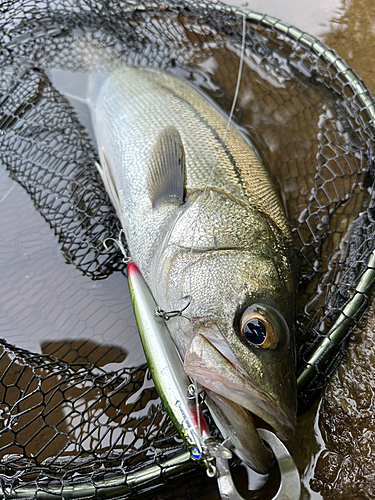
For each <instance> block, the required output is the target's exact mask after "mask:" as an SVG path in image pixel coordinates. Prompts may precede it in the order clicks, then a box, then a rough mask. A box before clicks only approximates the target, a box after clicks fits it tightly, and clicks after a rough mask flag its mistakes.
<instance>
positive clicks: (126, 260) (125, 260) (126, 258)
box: [103, 229, 132, 264]
mask: <svg viewBox="0 0 375 500" xmlns="http://www.w3.org/2000/svg"><path fill="white" fill-rule="evenodd" d="M122 237H124V240H125V230H124V229H121V231H120V232H119V235H118V239H117V240H116V239H115V238H106V239H105V240H104V241H103V245H104V248H105V249H106V250H107V251H108V250H109V248H108V246H107V241H113V243H116V245H117V246H118V247H119V249H120V251H121V253H122V255H123V256H124V257H123V259H122V262H123V263H124V264H129V262H131V260H132V259H131V257H130V255H128V253H127V251H126V250H125V247H124V244H123V243H122Z"/></svg>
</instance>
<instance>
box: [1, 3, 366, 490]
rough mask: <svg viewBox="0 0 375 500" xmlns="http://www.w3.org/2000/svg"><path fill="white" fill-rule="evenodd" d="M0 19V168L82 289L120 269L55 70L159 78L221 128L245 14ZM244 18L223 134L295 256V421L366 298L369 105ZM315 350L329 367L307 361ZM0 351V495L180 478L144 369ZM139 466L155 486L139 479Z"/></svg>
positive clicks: (140, 12) (294, 37)
mask: <svg viewBox="0 0 375 500" xmlns="http://www.w3.org/2000/svg"><path fill="white" fill-rule="evenodd" d="M1 9H2V15H1V20H0V26H1V29H0V44H1V51H0V75H1V76H0V161H1V163H2V165H3V166H4V167H5V168H6V169H7V170H8V172H9V174H10V176H11V177H12V178H13V179H15V180H16V181H17V182H18V183H20V184H21V185H22V186H23V187H24V188H25V189H26V191H27V192H28V193H29V194H30V196H31V198H32V200H33V202H34V205H35V206H36V207H37V209H38V210H39V212H40V213H41V214H42V215H43V217H44V218H45V219H46V221H47V222H48V223H49V224H50V226H51V227H52V228H53V230H54V232H55V233H56V235H57V237H58V241H59V243H60V245H61V249H62V252H63V255H64V257H65V259H66V261H67V262H69V263H71V264H74V265H75V266H76V267H77V268H78V269H79V270H80V271H82V273H84V274H85V275H88V276H90V277H92V278H93V279H96V280H99V279H104V278H106V277H108V276H109V275H110V274H111V273H113V272H115V271H124V265H123V264H122V262H121V258H122V256H121V254H120V253H119V251H118V249H117V247H115V246H113V247H111V248H110V250H109V251H108V252H107V251H105V249H104V246H103V241H104V240H105V239H106V238H107V237H113V236H116V235H118V233H119V230H120V225H119V221H118V220H117V218H116V216H115V213H114V210H113V208H112V206H111V204H110V202H109V199H108V196H107V194H106V193H105V191H104V188H103V186H102V183H101V181H100V179H99V176H98V174H97V170H96V167H95V163H96V162H97V161H98V155H97V152H96V149H95V146H94V144H93V141H92V138H90V134H89V133H88V131H87V130H86V128H85V127H84V126H83V124H82V123H81V122H82V121H81V118H80V117H79V116H78V115H77V112H76V110H75V108H74V107H73V106H72V104H71V103H70V102H69V101H68V100H67V99H66V97H64V96H63V95H62V93H61V92H59V91H58V90H57V89H56V86H55V84H54V83H53V74H54V71H55V70H64V71H65V70H68V71H72V72H79V73H85V72H87V73H88V72H90V71H92V70H93V69H103V68H104V69H111V68H114V67H115V66H116V65H123V64H127V65H135V66H152V67H158V68H162V69H164V70H166V71H170V72H173V73H174V74H177V75H179V76H182V77H184V78H186V79H188V80H190V81H191V82H192V83H193V84H195V85H196V86H197V87H198V88H200V89H201V90H203V91H204V92H205V93H206V94H208V95H209V96H210V97H211V98H212V99H214V100H215V101H216V102H217V104H218V105H219V106H221V107H222V109H224V110H225V111H226V112H227V113H229V111H230V107H231V104H232V101H233V93H234V89H235V84H236V76H237V70H238V65H239V56H240V51H241V41H242V22H243V17H242V16H243V13H242V11H240V10H236V9H234V8H229V7H227V6H225V5H223V4H220V3H208V2H205V1H201V2H188V1H175V2H174V1H170V0H169V1H168V2H160V3H159V2H150V3H141V2H137V1H128V2H126V1H120V0H113V1H111V2H96V1H83V0H82V1H77V2H76V1H75V2H70V1H68V0H61V1H59V2H53V1H49V0H46V1H43V2H38V1H35V0H29V1H25V0H23V1H21V2H14V3H13V2H3V4H2V6H1ZM245 12H246V13H245V16H246V19H247V20H246V38H245V59H244V65H243V73H242V82H241V87H240V90H239V96H238V101H237V103H238V105H237V107H236V109H235V112H234V121H235V122H237V123H238V124H239V125H240V126H241V127H242V130H243V133H245V134H247V135H248V136H249V138H250V139H251V141H252V142H253V144H254V145H255V146H256V148H257V150H258V152H259V154H260V156H261V157H262V159H263V162H264V163H265V164H267V165H268V166H269V168H270V170H271V172H272V175H273V176H274V177H275V180H276V182H277V183H278V184H279V186H280V189H281V193H282V196H283V198H284V201H285V204H286V208H287V213H288V218H289V221H290V225H291V227H292V231H293V234H294V237H295V241H296V245H297V247H298V250H299V253H300V276H301V279H300V299H299V316H298V330H299V333H298V338H297V357H298V375H301V373H306V367H308V366H310V365H312V366H313V369H312V370H311V372H309V373H308V375H306V377H305V382H304V384H303V385H302V384H301V387H300V391H299V405H300V409H301V411H303V409H305V408H306V407H308V406H309V405H310V404H311V402H312V400H313V399H314V397H315V396H316V395H317V394H318V393H319V391H320V389H321V388H322V387H324V386H325V384H326V383H327V382H328V381H329V379H330V377H331V375H332V373H333V372H334V370H335V369H336V367H337V366H338V365H339V363H340V362H341V360H342V359H343V356H344V355H345V351H346V346H347V342H348V339H349V337H350V334H351V332H352V331H353V329H354V328H355V327H356V325H357V324H358V322H359V320H360V318H361V316H362V314H363V312H364V311H365V310H366V307H367V306H368V304H369V301H370V299H371V289H372V284H373V281H374V275H375V271H374V269H375V266H374V262H375V257H374V254H373V252H374V243H373V241H374V238H373V236H374V227H375V226H374V216H375V212H374V189H373V188H374V186H373V183H374V171H375V163H374V162H375V156H374V139H375V138H374V126H373V120H374V113H375V103H374V100H373V98H372V96H371V95H370V93H369V91H368V90H367V89H366V87H365V86H364V85H363V83H362V82H361V80H360V79H359V77H358V76H357V75H356V74H355V73H354V72H353V71H352V70H351V69H350V68H348V66H347V65H346V64H345V62H344V61H342V60H341V59H339V58H338V57H337V55H336V54H335V52H334V51H332V50H330V49H329V48H327V47H325V46H324V45H323V44H321V43H320V42H318V41H317V40H316V39H314V38H313V37H311V36H309V35H306V34H303V33H302V32H300V31H299V30H298V29H296V28H293V27H290V26H288V25H286V24H283V23H281V22H279V21H277V20H276V19H273V18H271V17H268V16H264V15H260V14H256V13H253V12H250V11H248V10H247V11H245ZM343 324H344V327H343V326H342V325H343ZM322 345H325V346H326V347H327V346H328V350H327V349H326V348H325V351H324V352H328V353H329V355H324V357H323V358H322V357H320V359H318V358H319V357H317V356H316V355H315V354H314V353H316V349H317V348H318V347H319V346H322ZM1 346H2V347H1V355H0V367H1V369H0V392H1V402H0V411H1V415H0V457H1V461H0V485H1V491H2V493H0V497H4V496H5V497H7V498H13V497H15V495H18V496H20V497H27V498H36V497H37V498H57V497H60V496H62V495H69V496H70V497H71V498H74V497H80V498H81V497H87V498H96V497H100V496H102V495H103V494H105V495H106V496H115V497H116V498H120V497H128V496H131V495H132V494H134V492H135V491H139V489H142V490H143V489H145V488H146V489H150V488H153V487H154V486H157V485H158V484H160V483H163V482H166V481H167V478H168V477H169V476H172V475H173V476H175V475H176V474H177V475H178V474H180V473H182V472H183V469H184V466H183V465H182V466H178V460H177V465H176V463H175V462H173V457H174V456H175V455H176V453H183V452H184V450H185V448H184V445H183V443H182V442H181V440H180V439H179V437H178V436H177V435H176V432H175V431H174V429H173V426H172V424H171V423H170V421H169V420H168V418H167V416H166V414H165V412H164V411H163V409H162V408H161V406H160V401H159V400H158V398H157V395H156V393H155V390H154V388H153V386H152V383H151V381H150V377H149V374H148V372H147V369H146V367H145V366H144V365H143V366H140V367H137V368H132V369H129V368H121V369H120V370H117V371H111V372H108V371H106V370H104V369H102V368H98V367H97V366H95V364H92V363H91V364H90V363H84V362H79V361H76V362H68V361H66V360H64V359H61V357H60V358H59V357H58V356H57V355H56V356H55V355H52V354H51V355H45V354H39V353H34V352H30V351H28V350H25V349H22V348H20V347H16V346H14V345H11V344H10V343H8V342H7V341H6V340H1ZM168 460H172V462H169V463H168ZM180 462H181V460H180ZM149 467H154V469H153V473H154V476H152V474H151V473H150V474H151V475H148V476H147V475H146V477H144V478H143V479H142V476H140V475H139V474H138V475H137V473H138V472H140V471H141V472H142V471H144V470H145V469H147V470H149V471H150V470H151V469H149ZM155 467H156V469H155ZM155 470H156V471H157V472H156V473H155ZM155 478H156V479H155ZM103 492H105V493H103ZM43 495H44V496H43Z"/></svg>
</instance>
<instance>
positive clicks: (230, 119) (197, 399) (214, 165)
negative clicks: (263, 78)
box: [189, 10, 246, 435]
mask: <svg viewBox="0 0 375 500" xmlns="http://www.w3.org/2000/svg"><path fill="white" fill-rule="evenodd" d="M245 40H246V13H245V11H244V10H243V11H242V41H241V53H240V62H239V65H238V74H237V83H236V89H235V91H234V96H233V101H232V107H231V110H230V113H229V116H228V120H227V124H226V127H225V131H224V135H223V139H222V141H223V143H225V140H226V138H227V135H228V131H229V127H230V124H231V121H232V118H233V114H234V110H235V108H236V104H237V99H238V94H239V90H240V85H241V78H242V68H243V61H244V56H245ZM218 161H219V150H217V151H216V158H215V161H214V163H213V166H212V168H211V171H210V175H209V176H208V179H207V181H206V185H205V188H204V191H203V197H205V196H206V193H207V190H208V186H209V183H210V182H211V179H212V175H213V173H214V171H215V168H216V166H217V164H218ZM203 199H204V198H203ZM204 203H205V201H204ZM203 206H204V205H203ZM203 206H201V207H198V213H197V216H196V219H195V223H194V228H193V236H192V243H191V247H190V256H191V255H192V253H193V247H194V240H195V233H196V229H197V226H198V222H199V218H200V215H201V210H202V208H203ZM189 295H190V297H192V275H191V273H190V294H189ZM190 325H191V333H192V335H191V336H192V338H193V335H194V328H193V321H192V318H191V319H190ZM193 359H194V358H193ZM192 368H193V377H192V379H193V385H194V390H195V407H196V413H197V420H198V429H199V433H200V434H201V435H202V427H201V420H200V412H199V407H200V405H199V394H198V385H197V381H196V377H195V373H194V372H195V364H194V362H193V366H192Z"/></svg>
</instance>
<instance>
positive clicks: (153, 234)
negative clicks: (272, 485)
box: [88, 66, 298, 474]
mask: <svg viewBox="0 0 375 500" xmlns="http://www.w3.org/2000/svg"><path fill="white" fill-rule="evenodd" d="M88 102H89V108H90V112H91V120H92V126H93V130H94V136H95V141H96V145H97V149H98V152H99V158H100V166H99V170H100V174H101V176H102V178H103V181H104V184H105V186H106V189H107V192H108V194H109V196H110V198H111V200H112V203H113V205H114V207H115V209H116V212H117V214H118V217H119V218H120V221H121V224H122V227H123V229H124V232H125V237H126V241H127V244H128V248H129V252H130V255H131V258H132V261H133V262H134V264H135V265H136V266H137V268H138V269H139V270H140V272H141V274H142V276H143V277H144V280H145V281H146V283H147V285H148V287H149V288H150V290H151V292H152V295H153V297H154V299H155V301H156V303H157V304H158V306H159V310H161V311H167V312H168V311H182V310H183V313H181V314H175V315H173V314H172V315H169V316H170V317H169V319H168V321H167V326H168V330H169V333H170V335H171V337H172V339H173V341H174V343H175V345H176V347H177V350H178V352H179V355H180V356H181V359H182V361H183V367H184V370H185V372H186V374H187V375H188V376H189V377H190V378H191V379H193V380H194V381H195V382H196V383H197V384H198V386H199V388H200V389H201V390H202V391H204V392H205V394H206V402H207V405H208V406H209V408H210V410H211V411H212V413H213V416H214V419H215V421H216V422H217V423H218V425H219V429H220V431H221V432H222V433H223V434H225V435H226V436H227V437H228V436H229V439H230V441H231V443H232V445H233V446H235V448H236V450H237V454H238V456H239V457H240V458H241V460H243V462H244V463H246V464H247V465H249V466H250V467H252V468H253V469H254V470H256V471H257V472H259V473H262V474H265V473H267V471H268V469H269V467H270V463H271V460H272V457H271V454H270V452H269V450H268V449H267V448H266V447H265V446H264V444H263V442H262V440H261V439H260V437H259V435H258V432H257V431H256V428H257V427H260V426H261V427H267V428H268V429H271V430H272V431H273V432H275V433H276V434H277V435H278V436H279V437H280V439H282V440H284V441H287V440H289V439H291V438H292V437H293V435H294V432H295V426H296V408H297V390H296V379H295V319H296V298H297V284H298V264H297V262H298V261H297V253H296V249H295V245H294V242H293V237H292V234H291V231H290V228H289V225H288V222H287V217H286V213H285V209H284V206H283V204H282V201H281V198H280V195H279V193H278V191H277V189H276V186H275V184H274V182H273V180H272V179H271V176H270V174H269V172H268V171H267V169H266V167H265V166H264V165H263V163H262V161H261V159H260V157H259V155H258V154H257V152H256V151H255V149H254V147H253V146H252V144H251V142H250V140H249V139H248V137H247V136H245V135H244V133H243V131H242V130H241V129H240V128H238V127H237V128H236V126H235V125H233V124H229V123H228V118H227V116H226V115H225V113H223V112H222V111H221V110H220V108H219V107H217V106H216V105H215V103H214V102H213V101H211V100H210V99H209V98H208V97H207V96H205V95H204V94H203V93H202V92H201V91H199V90H198V89H197V88H195V87H193V85H192V84H191V83H190V82H188V81H185V80H183V79H181V78H179V77H178V76H175V75H173V74H171V73H168V72H166V71H162V70H160V69H151V68H133V67H125V66H123V67H118V68H116V69H114V70H113V71H112V72H110V73H108V74H92V75H91V76H90V80H89V90H88ZM166 317H168V316H166Z"/></svg>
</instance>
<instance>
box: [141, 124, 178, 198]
mask: <svg viewBox="0 0 375 500" xmlns="http://www.w3.org/2000/svg"><path fill="white" fill-rule="evenodd" d="M148 191H149V195H150V200H151V203H152V206H153V207H155V206H156V205H157V204H158V203H160V202H163V201H168V202H172V203H177V204H181V203H183V202H184V200H185V153H184V146H183V144H182V140H181V136H180V134H179V132H178V130H177V129H176V128H175V127H173V126H169V127H167V128H166V129H164V130H163V132H162V133H161V134H160V136H159V138H158V140H157V143H156V145H155V148H154V151H153V153H152V156H151V165H150V170H149V173H148Z"/></svg>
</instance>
